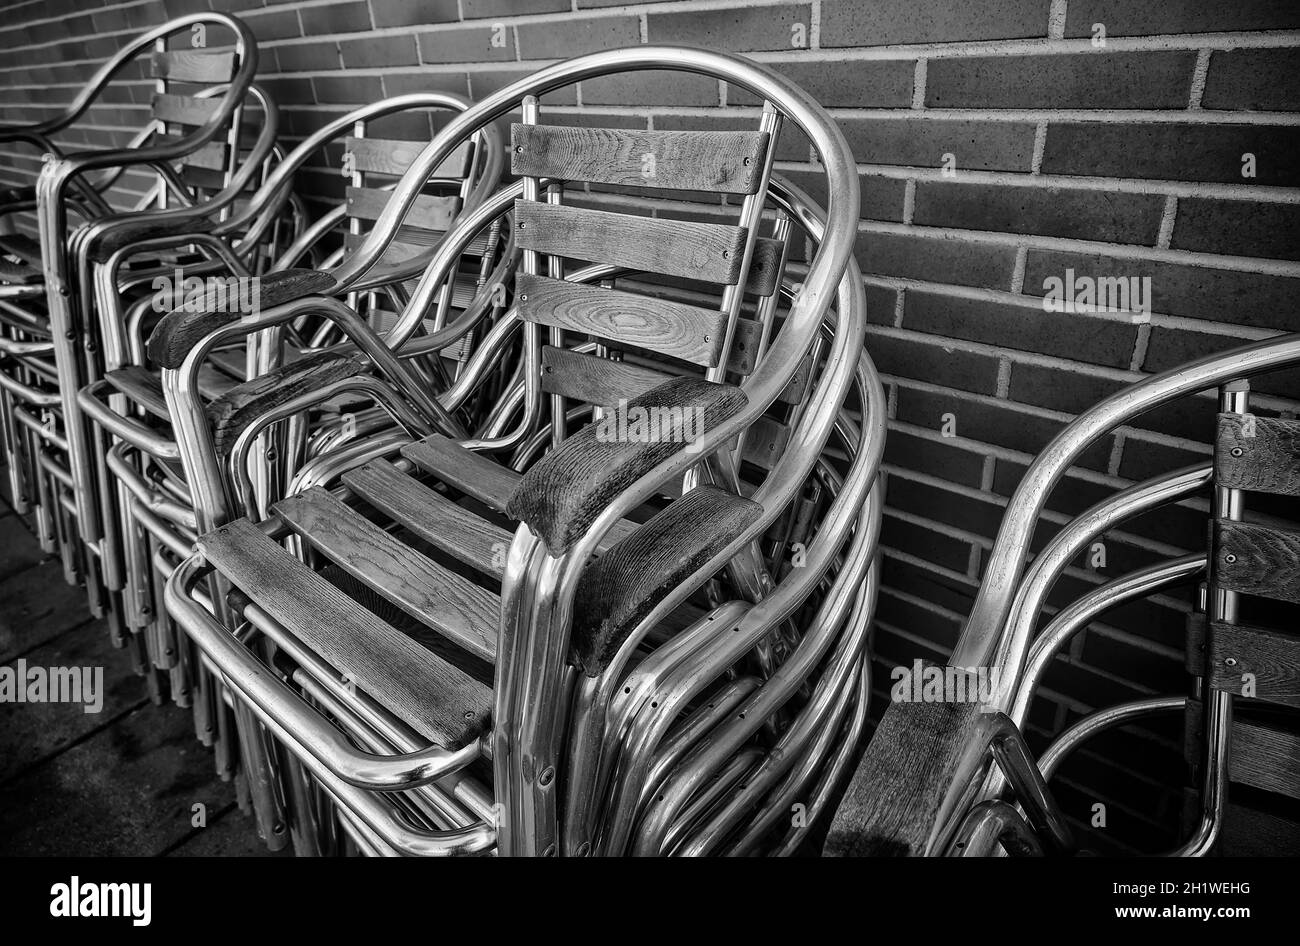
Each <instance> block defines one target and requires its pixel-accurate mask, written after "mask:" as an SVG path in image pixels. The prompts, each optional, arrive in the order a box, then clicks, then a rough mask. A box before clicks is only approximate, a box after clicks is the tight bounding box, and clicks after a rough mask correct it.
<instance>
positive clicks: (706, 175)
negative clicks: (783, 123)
mask: <svg viewBox="0 0 1300 946" xmlns="http://www.w3.org/2000/svg"><path fill="white" fill-rule="evenodd" d="M510 144H511V148H510V170H511V172H512V173H514V174H518V175H527V176H529V177H555V178H560V179H563V180H568V181H587V182H591V183H598V184H622V185H632V186H636V187H653V188H658V189H663V190H697V191H712V192H714V193H720V194H752V193H754V192H755V191H757V190H758V185H759V183H760V182H761V181H762V172H763V155H764V154H765V152H766V150H767V133H766V132H761V131H645V130H643V129H629V128H578V127H570V126H563V125H521V124H514V125H511V126H510Z"/></svg>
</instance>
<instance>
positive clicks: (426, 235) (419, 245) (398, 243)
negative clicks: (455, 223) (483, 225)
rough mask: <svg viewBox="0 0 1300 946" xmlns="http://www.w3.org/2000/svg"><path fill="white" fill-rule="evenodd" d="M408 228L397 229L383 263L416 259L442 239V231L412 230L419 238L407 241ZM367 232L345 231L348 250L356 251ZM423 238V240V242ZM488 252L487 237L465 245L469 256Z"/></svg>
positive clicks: (381, 259)
mask: <svg viewBox="0 0 1300 946" xmlns="http://www.w3.org/2000/svg"><path fill="white" fill-rule="evenodd" d="M407 230H408V228H406V227H402V228H400V229H399V230H398V231H397V235H398V237H399V239H396V240H394V241H393V242H392V243H390V244H388V249H386V250H384V255H383V256H381V257H380V262H382V263H404V262H406V261H407V260H409V259H414V258H415V257H417V256H419V255H420V254H421V253H427V252H429V247H431V246H434V245H435V244H436V243H437V242H438V241H439V240H441V239H442V236H443V232H442V231H436V232H435V231H430V230H410V231H409V232H410V233H412V234H417V235H418V237H417V239H413V240H411V241H410V242H407V241H406V240H405V239H404V238H405V237H406V236H407V232H405V231H407ZM368 235H369V234H366V233H345V234H343V246H344V247H345V248H346V249H347V250H348V252H354V251H355V250H356V249H357V248H358V247H359V246H361V244H362V243H364V242H365V241H366V237H367V236H368ZM421 240H422V241H423V242H421ZM486 252H487V237H486V236H479V237H475V238H474V239H473V240H472V241H470V244H469V246H467V247H465V254H466V255H467V256H482V255H483V254H484V253H486Z"/></svg>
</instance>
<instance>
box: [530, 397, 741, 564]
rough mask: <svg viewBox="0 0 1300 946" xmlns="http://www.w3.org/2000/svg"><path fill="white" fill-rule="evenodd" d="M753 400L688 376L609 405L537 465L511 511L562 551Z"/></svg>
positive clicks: (556, 551)
mask: <svg viewBox="0 0 1300 946" xmlns="http://www.w3.org/2000/svg"><path fill="white" fill-rule="evenodd" d="M748 403H749V399H748V398H746V397H745V394H744V392H743V391H741V390H740V389H739V388H737V387H733V386H732V385H729V384H715V383H713V382H710V381H705V380H703V379H702V378H689V377H687V378H673V379H672V380H670V381H666V382H664V383H663V384H661V385H659V386H658V387H655V388H651V389H650V390H649V391H646V392H645V393H644V394H641V395H638V396H637V397H635V398H633V399H632V400H630V401H627V402H626V403H623V404H621V405H619V406H618V407H615V408H610V409H609V410H608V412H607V414H606V417H605V418H604V419H603V420H602V421H600V422H598V423H594V424H590V425H588V426H587V427H584V428H583V429H582V430H580V431H579V432H578V433H576V434H574V435H573V436H572V437H570V438H569V439H568V440H566V441H564V443H562V444H561V445H560V447H559V448H558V449H556V450H553V451H551V452H550V453H549V454H547V455H546V456H545V457H543V458H542V459H541V460H540V461H538V462H537V463H536V464H534V465H533V467H532V468H531V469H530V470H529V471H528V472H527V473H526V474H524V476H523V478H522V479H521V480H520V481H519V485H518V486H517V487H516V488H515V491H514V494H513V495H512V496H511V497H510V503H509V504H508V505H507V507H506V512H507V513H508V514H509V515H510V516H511V517H513V518H515V519H518V520H519V521H520V522H526V523H528V526H529V528H530V529H532V530H533V533H534V534H536V535H537V536H539V537H540V538H541V539H542V540H543V541H544V542H545V543H546V547H547V549H548V550H549V551H550V553H551V554H552V555H562V554H564V553H565V552H567V551H568V550H569V549H570V548H572V547H573V544H574V543H575V542H577V541H578V539H580V538H581V537H582V536H583V535H584V534H585V533H586V531H587V529H588V528H589V527H590V526H591V524H592V522H594V521H595V520H596V517H597V516H599V515H600V513H601V511H602V510H604V509H605V507H606V506H608V505H609V503H610V501H611V500H612V499H613V498H614V497H615V496H617V495H618V494H619V493H621V492H623V490H625V489H627V488H628V487H629V486H631V485H632V484H633V483H635V482H636V481H637V480H638V479H640V478H641V477H642V476H644V475H645V474H646V473H647V472H649V471H650V470H651V469H653V468H654V467H655V466H657V465H658V464H659V463H661V462H663V461H664V460H667V459H668V458H669V457H671V456H672V455H673V454H676V453H678V452H680V451H682V450H684V449H686V448H687V447H689V446H690V443H691V441H694V440H695V439H696V438H697V437H699V436H702V435H703V434H705V433H706V432H707V431H709V430H711V429H713V428H714V427H716V426H717V425H718V424H720V423H722V422H723V421H725V420H727V418H729V417H731V416H732V415H733V414H735V413H736V412H737V411H739V410H740V409H741V408H743V407H744V406H745V405H746V404H748ZM639 432H640V433H639Z"/></svg>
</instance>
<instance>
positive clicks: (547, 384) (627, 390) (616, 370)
mask: <svg viewBox="0 0 1300 946" xmlns="http://www.w3.org/2000/svg"><path fill="white" fill-rule="evenodd" d="M669 377H671V375H666V374H664V373H662V372H659V371H655V370H654V369H652V368H643V367H642V366H640V365H633V364H629V363H628V362H626V361H611V360H610V359H608V358H601V357H599V356H597V355H587V354H583V353H582V352H576V351H569V350H568V349H567V348H554V347H552V346H550V345H547V346H545V347H543V348H542V390H543V391H545V392H546V393H547V394H559V395H560V396H562V397H571V398H574V399H575V400H579V401H586V402H587V403H588V404H594V405H596V406H598V407H608V406H611V405H614V404H617V403H618V402H619V401H620V400H630V399H631V398H634V397H636V396H637V395H638V394H644V393H645V392H646V391H648V390H650V389H651V388H653V387H658V386H659V385H661V384H663V383H664V382H665V381H667V380H668V379H669Z"/></svg>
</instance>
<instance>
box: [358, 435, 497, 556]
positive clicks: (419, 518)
mask: <svg viewBox="0 0 1300 946" xmlns="http://www.w3.org/2000/svg"><path fill="white" fill-rule="evenodd" d="M343 482H344V483H345V484H346V485H347V486H348V487H349V488H350V489H352V490H353V491H354V492H355V493H356V494H357V495H358V496H360V497H361V498H362V499H364V500H365V501H366V502H368V503H370V505H372V506H374V507H375V508H376V509H379V510H381V511H383V512H385V513H387V514H388V515H389V516H391V517H392V518H393V519H394V520H395V521H397V522H399V523H401V524H402V525H403V526H405V527H406V528H407V529H410V530H411V531H412V532H414V533H415V534H416V535H418V536H419V537H420V538H422V539H424V540H425V541H426V542H428V543H430V544H431V545H434V546H436V547H437V548H439V549H441V550H442V551H444V552H446V553H447V554H448V555H451V556H453V557H454V558H456V559H459V560H460V561H462V562H464V563H465V564H466V565H469V566H470V567H471V568H475V569H477V570H478V571H480V572H482V573H483V574H485V575H491V576H493V577H496V578H500V577H501V575H502V574H503V573H504V572H505V563H506V551H507V550H508V549H509V548H510V541H511V538H512V536H511V535H510V533H509V532H507V531H506V530H505V529H502V528H500V527H498V526H495V525H493V524H492V523H490V522H487V521H485V520H484V519H483V518H482V517H480V516H477V515H475V514H474V513H472V512H470V511H469V510H468V509H465V508H464V507H462V506H458V505H456V504H455V503H453V502H452V501H451V500H450V499H448V498H447V497H446V496H443V495H442V494H441V493H437V492H435V491H433V490H431V489H429V487H427V486H425V485H424V484H423V483H420V482H419V481H417V480H415V479H414V478H413V477H410V476H408V475H406V474H405V473H403V472H401V471H400V470H398V469H397V468H396V467H395V466H393V465H392V464H391V463H389V462H387V461H386V460H372V461H371V462H369V463H367V464H366V465H365V466H362V467H358V468H357V469H355V470H350V471H348V472H347V473H345V474H343Z"/></svg>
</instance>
